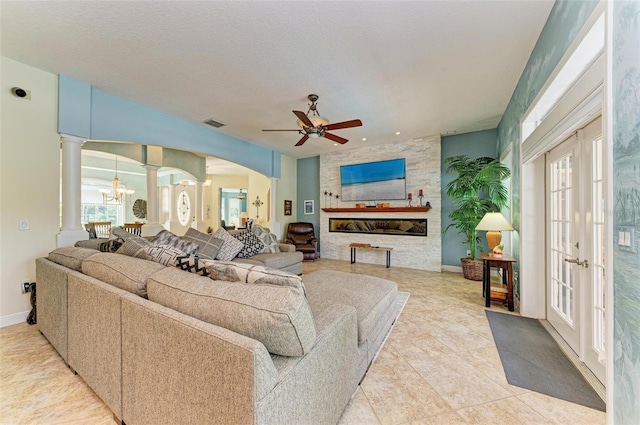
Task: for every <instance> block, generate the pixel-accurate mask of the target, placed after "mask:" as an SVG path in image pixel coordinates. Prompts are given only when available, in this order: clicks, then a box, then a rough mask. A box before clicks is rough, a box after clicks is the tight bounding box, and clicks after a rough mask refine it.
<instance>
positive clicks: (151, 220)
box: [142, 165, 164, 236]
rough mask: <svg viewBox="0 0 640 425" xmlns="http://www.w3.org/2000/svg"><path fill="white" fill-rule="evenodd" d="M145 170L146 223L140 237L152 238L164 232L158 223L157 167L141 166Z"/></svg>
mask: <svg viewBox="0 0 640 425" xmlns="http://www.w3.org/2000/svg"><path fill="white" fill-rule="evenodd" d="M143 167H144V168H145V169H146V170H147V222H146V223H145V224H144V225H143V226H142V236H154V235H157V234H158V233H160V231H162V230H164V226H162V224H160V223H159V222H158V169H159V168H160V167H159V166H157V165H143Z"/></svg>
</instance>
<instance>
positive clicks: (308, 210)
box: [304, 199, 315, 214]
mask: <svg viewBox="0 0 640 425" xmlns="http://www.w3.org/2000/svg"><path fill="white" fill-rule="evenodd" d="M314 212H315V210H314V208H313V199H310V200H307V201H304V213H305V214H313V213H314Z"/></svg>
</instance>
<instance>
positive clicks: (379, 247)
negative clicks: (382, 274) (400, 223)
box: [349, 243, 393, 268]
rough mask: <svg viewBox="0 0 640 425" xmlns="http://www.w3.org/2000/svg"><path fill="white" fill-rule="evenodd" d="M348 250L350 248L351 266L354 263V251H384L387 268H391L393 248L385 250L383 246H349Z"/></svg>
mask: <svg viewBox="0 0 640 425" xmlns="http://www.w3.org/2000/svg"><path fill="white" fill-rule="evenodd" d="M349 248H351V264H353V263H355V262H356V249H358V248H360V249H372V250H375V251H386V252H387V268H389V266H391V250H393V248H387V247H384V246H366V245H364V244H357V243H356V244H353V243H352V244H350V245H349Z"/></svg>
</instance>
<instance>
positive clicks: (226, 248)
mask: <svg viewBox="0 0 640 425" xmlns="http://www.w3.org/2000/svg"><path fill="white" fill-rule="evenodd" d="M213 236H215V237H216V238H218V239H222V240H223V241H224V243H223V244H222V246H221V247H220V250H219V251H218V253H217V254H216V260H222V261H231V260H233V259H234V258H236V255H238V253H239V252H240V251H241V250H242V248H244V244H243V243H242V242H240V241H239V240H237V239H236V238H234V237H233V236H231V235H230V234H229V232H227V231H226V230H224V229H223V228H222V227H220V228H219V229H218V230H216V232H215V233H214V234H213Z"/></svg>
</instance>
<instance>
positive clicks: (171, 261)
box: [144, 244, 188, 266]
mask: <svg viewBox="0 0 640 425" xmlns="http://www.w3.org/2000/svg"><path fill="white" fill-rule="evenodd" d="M144 252H145V253H146V254H147V256H148V257H149V259H150V260H153V261H155V262H156V263H160V264H164V265H165V266H175V265H176V264H177V263H178V257H184V256H188V254H186V253H185V252H184V251H180V250H179V249H178V248H175V247H173V246H170V245H156V244H151V245H148V246H146V247H145V248H144Z"/></svg>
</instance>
